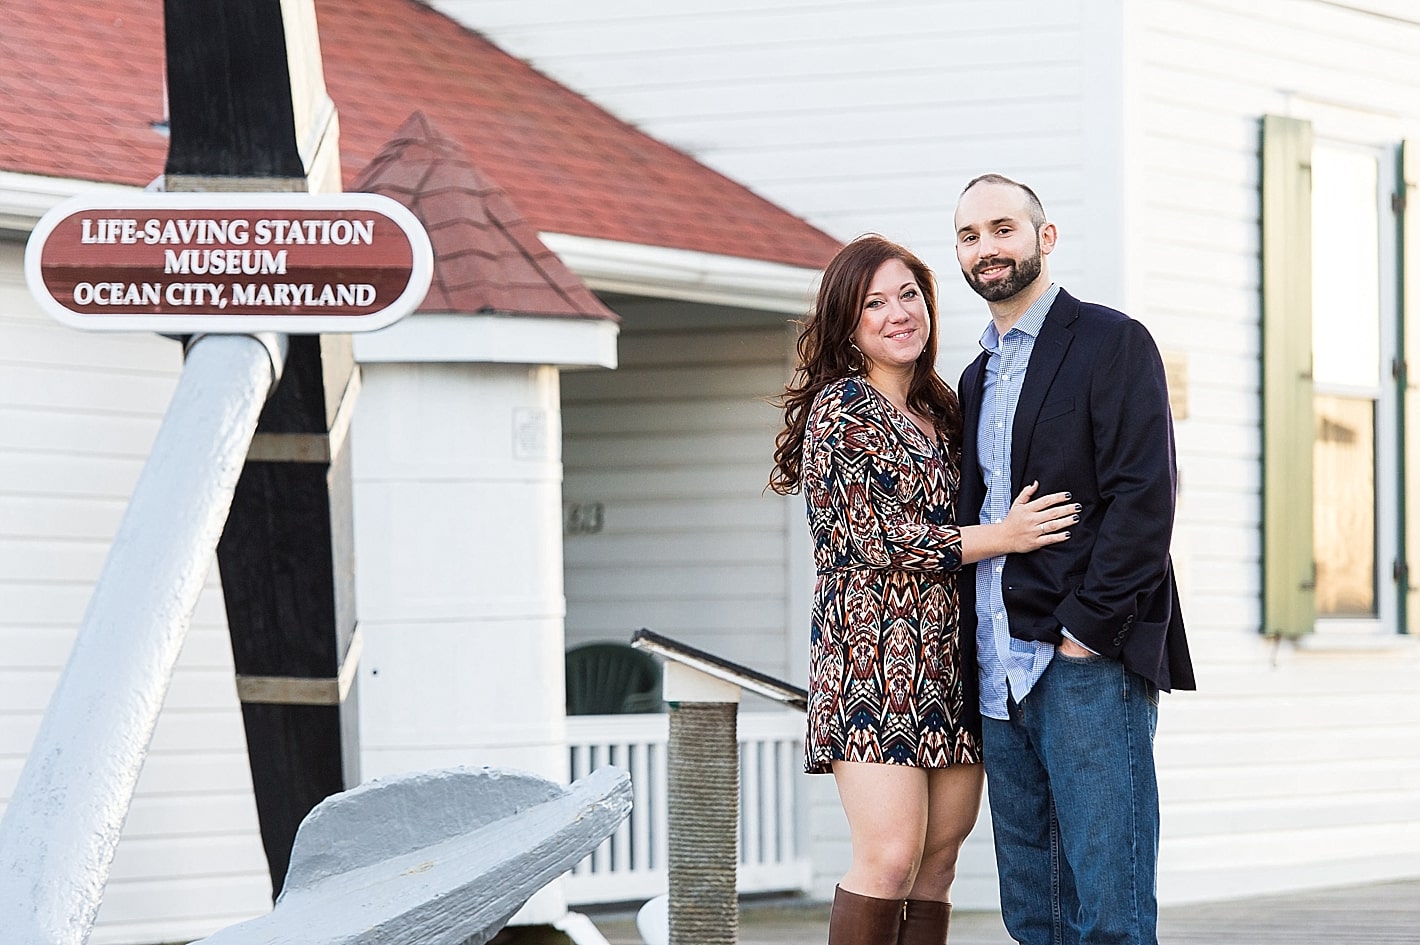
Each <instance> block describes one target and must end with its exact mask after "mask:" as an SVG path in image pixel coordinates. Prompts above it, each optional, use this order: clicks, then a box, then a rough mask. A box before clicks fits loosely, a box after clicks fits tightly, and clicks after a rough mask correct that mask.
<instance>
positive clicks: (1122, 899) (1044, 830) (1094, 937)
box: [982, 651, 1159, 945]
mask: <svg viewBox="0 0 1420 945" xmlns="http://www.w3.org/2000/svg"><path fill="white" fill-rule="evenodd" d="M1010 711H1011V718H1010V720H1009V721H1002V720H1000V719H989V718H988V719H983V720H982V725H983V736H984V749H985V757H986V786H987V793H988V796H989V798H990V803H991V820H992V824H993V828H994V830H995V837H996V866H997V869H998V871H999V873H1000V878H1001V916H1002V918H1003V919H1004V920H1005V923H1006V929H1007V930H1008V931H1009V932H1010V933H1011V937H1012V938H1014V939H1015V940H1016V941H1017V942H1019V943H1021V945H1158V937H1157V925H1158V902H1157V899H1156V897H1155V885H1154V884H1155V878H1156V874H1157V865H1158V851H1159V791H1158V782H1157V780H1156V779H1155V776H1154V729H1155V727H1156V725H1157V723H1158V713H1159V704H1158V690H1157V689H1156V688H1155V687H1154V686H1153V685H1152V684H1150V683H1149V682H1148V681H1146V680H1145V679H1143V678H1142V677H1140V676H1137V675H1135V674H1134V673H1131V672H1129V671H1128V670H1126V669H1125V668H1124V666H1123V664H1121V663H1119V662H1117V661H1116V660H1112V659H1109V658H1108V657H1104V656H1090V657H1069V656H1062V655H1060V653H1059V652H1058V651H1057V652H1056V653H1055V656H1054V657H1053V658H1052V660H1051V662H1050V665H1049V666H1047V667H1046V669H1045V674H1044V675H1043V676H1041V677H1040V681H1039V682H1037V683H1036V684H1035V687H1034V688H1032V689H1031V691H1030V693H1028V694H1027V695H1026V697H1025V698H1024V699H1022V700H1021V701H1020V702H1019V703H1017V702H1011V704H1010Z"/></svg>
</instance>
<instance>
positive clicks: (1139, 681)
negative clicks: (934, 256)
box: [956, 174, 1194, 945]
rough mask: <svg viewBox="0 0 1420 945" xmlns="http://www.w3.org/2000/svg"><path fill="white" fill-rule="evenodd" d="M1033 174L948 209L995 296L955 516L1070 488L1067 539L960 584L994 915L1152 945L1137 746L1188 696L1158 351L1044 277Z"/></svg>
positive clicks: (1028, 936) (1032, 939)
mask: <svg viewBox="0 0 1420 945" xmlns="http://www.w3.org/2000/svg"><path fill="white" fill-rule="evenodd" d="M1056 238H1057V234H1056V229H1055V225H1054V224H1053V223H1049V222H1047V221H1046V217H1045V211H1044V209H1043V208H1042V207H1041V204H1040V200H1039V199H1038V198H1037V197H1036V195H1035V194H1034V193H1033V192H1032V191H1031V190H1030V188H1028V187H1026V186H1024V185H1022V184H1019V183H1016V182H1015V181H1012V180H1010V179H1008V178H1005V177H1001V176H1000V175H995V174H989V175H986V176H983V177H978V178H976V179H975V180H973V181H972V182H971V183H969V184H967V186H966V189H965V190H963V191H962V195H961V198H960V200H959V201H958V203H957V210H956V250H957V260H958V262H959V263H960V264H961V269H962V274H963V275H964V276H965V277H966V281H967V283H968V284H969V285H971V287H972V288H973V289H974V290H975V291H976V292H977V293H978V294H979V295H980V296H981V297H982V298H984V299H986V302H987V305H988V307H989V308H990V310H991V324H990V325H988V326H987V328H986V331H985V332H984V333H983V334H982V336H981V346H982V348H983V349H985V350H984V351H983V352H982V354H981V355H980V356H979V357H978V358H977V359H976V360H975V361H974V362H972V364H971V365H970V366H968V367H967V369H966V371H965V372H964V373H963V374H962V378H961V385H960V388H959V390H960V395H961V401H962V412H963V417H964V431H963V437H962V441H963V442H962V484H961V491H960V493H959V496H958V501H959V502H960V505H959V508H960V510H961V512H960V514H961V520H962V521H963V522H968V521H974V520H975V518H974V517H975V516H976V515H977V514H978V513H979V514H980V521H981V522H983V523H988V522H997V521H1000V520H1001V519H1002V518H1003V517H1004V516H1005V514H1006V512H1007V510H1008V509H1009V508H1010V503H1011V497H1012V496H1013V495H1015V494H1016V492H1017V491H1019V489H1020V488H1021V487H1022V486H1024V485H1026V484H1029V483H1032V482H1038V483H1039V484H1040V492H1042V493H1048V492H1057V491H1069V492H1070V493H1072V495H1073V497H1074V499H1075V501H1076V502H1078V503H1079V505H1080V512H1079V514H1080V521H1079V522H1078V523H1077V524H1074V525H1072V526H1071V528H1070V533H1071V537H1070V539H1069V540H1068V541H1065V542H1061V543H1060V544H1057V545H1052V546H1049V547H1047V548H1044V549H1042V550H1040V551H1038V552H1035V553H1034V554H1030V555H1006V556H1002V557H997V558H992V559H989V560H986V561H982V562H980V563H979V564H978V565H977V572H976V575H975V580H974V581H973V580H971V579H969V578H967V577H966V576H965V575H964V576H963V580H962V583H961V589H962V608H961V609H962V641H963V644H964V645H970V644H971V643H972V641H974V642H975V647H976V660H977V666H978V682H979V684H980V693H979V698H980V703H981V712H982V716H983V718H982V728H983V732H982V735H983V746H984V752H985V761H986V778H987V789H988V798H989V802H990V805H991V817H992V821H993V823H994V828H995V839H996V862H997V867H998V869H999V872H1000V880H1001V910H1002V917H1003V918H1004V919H1005V922H1006V927H1007V929H1008V930H1009V931H1010V933H1011V935H1012V937H1013V938H1015V939H1016V941H1018V942H1020V943H1022V945H1103V943H1110V945H1125V943H1127V945H1157V935H1156V925H1157V918H1158V906H1157V901H1156V897H1155V878H1156V874H1157V860H1158V842H1159V802H1158V787H1157V782H1156V779H1155V774H1154V754H1153V738H1154V727H1155V724H1156V721H1157V717H1158V691H1159V690H1160V689H1163V690H1169V689H1175V688H1176V689H1192V688H1194V680H1193V667H1192V664H1191V662H1190V659H1189V654H1188V644H1187V642H1186V641H1185V639H1184V630H1183V619H1182V616H1181V615H1180V613H1179V606H1178V592H1177V590H1176V588H1175V584H1174V577H1173V566H1172V564H1171V563H1170V560H1169V540H1170V536H1171V533H1172V530H1173V517H1174V498H1175V466H1174V448H1173V427H1172V421H1171V419H1170V416H1169V404H1168V390H1167V387H1166V385H1165V381H1164V369H1163V364H1162V361H1161V360H1160V358H1159V353H1158V349H1157V348H1156V347H1155V345H1154V341H1153V339H1152V338H1151V337H1150V336H1149V333H1148V331H1147V330H1145V328H1144V327H1143V326H1142V325H1141V324H1139V323H1138V322H1136V321H1134V320H1133V319H1130V318H1129V317H1128V316H1126V315H1123V314H1121V313H1119V312H1116V311H1113V310H1111V309H1108V308H1105V307H1104V306H1101V305H1094V304H1090V303H1088V302H1081V301H1079V300H1077V299H1075V298H1072V297H1071V296H1070V295H1069V293H1067V292H1065V291H1064V290H1063V289H1061V288H1060V287H1059V286H1057V285H1055V284H1053V283H1052V282H1051V280H1050V273H1049V268H1048V266H1047V260H1046V257H1048V256H1049V255H1050V253H1051V251H1052V250H1054V248H1055V242H1056Z"/></svg>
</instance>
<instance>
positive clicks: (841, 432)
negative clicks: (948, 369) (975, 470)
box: [805, 391, 1077, 571]
mask: <svg viewBox="0 0 1420 945" xmlns="http://www.w3.org/2000/svg"><path fill="white" fill-rule="evenodd" d="M827 394H828V395H827V396H826V397H825V398H824V399H823V400H822V401H821V402H820V403H819V404H817V405H816V409H815V416H813V417H811V418H810V427H811V430H812V435H811V438H810V442H811V444H812V446H811V449H812V451H813V455H812V456H811V457H810V458H809V461H808V462H806V463H805V468H806V472H807V474H808V476H812V477H813V478H814V479H815V481H814V482H813V483H811V484H810V485H809V487H808V488H806V490H805V491H806V494H807V497H808V500H809V502H810V504H811V511H812V512H813V513H814V514H815V515H818V516H821V515H825V514H828V515H834V516H836V517H837V519H838V521H837V522H836V523H835V525H834V527H835V528H839V529H842V530H843V532H844V533H845V535H846V537H847V539H848V541H849V543H850V544H851V545H852V547H853V549H854V550H855V551H856V552H857V556H858V557H859V559H860V560H862V561H863V562H864V563H867V564H870V565H873V566H875V567H881V568H894V569H899V570H925V571H938V570H948V571H954V570H956V569H958V568H960V567H961V566H962V565H963V564H969V563H971V562H974V561H980V560H982V559H983V558H990V557H994V556H996V555H998V554H1006V553H1010V552H1022V551H1034V550H1035V549H1037V548H1041V547H1044V546H1045V545H1048V544H1054V543H1056V542H1059V541H1064V540H1065V539H1066V538H1068V537H1069V535H1068V534H1067V533H1063V532H1062V530H1063V529H1064V528H1065V527H1066V526H1068V525H1069V524H1070V523H1071V522H1073V521H1076V520H1077V516H1076V514H1075V513H1076V510H1077V506H1075V505H1074V504H1073V503H1069V502H1067V501H1066V500H1067V496H1066V495H1065V494H1064V493H1054V494H1052V495H1049V496H1045V497H1043V498H1040V499H1035V500H1031V499H1030V495H1031V494H1033V493H1034V492H1035V489H1036V486H1035V485H1032V486H1030V487H1028V488H1027V489H1026V490H1023V491H1022V493H1021V496H1020V497H1019V498H1018V499H1017V500H1016V502H1015V503H1013V504H1012V507H1011V510H1010V512H1009V514H1008V515H1007V517H1006V518H1005V520H1003V521H1002V522H1000V523H996V524H991V525H968V526H966V527H965V528H961V527H958V526H957V524H956V523H955V522H953V521H951V520H950V519H949V517H948V516H947V515H946V514H945V513H944V514H943V515H942V516H941V517H942V521H941V522H939V523H938V522H930V521H925V520H923V519H922V518H921V517H920V515H914V514H911V513H909V512H908V510H906V509H905V508H904V507H903V504H902V501H901V499H900V498H899V495H898V486H899V477H901V476H902V475H904V474H905V473H904V472H903V469H902V466H903V464H902V463H901V462H900V461H897V462H895V461H894V458H893V455H894V451H897V450H901V446H900V444H899V442H898V440H897V438H896V436H895V435H894V434H893V433H892V431H891V430H889V429H885V428H884V425H883V423H882V420H881V418H880V417H878V416H876V415H873V413H871V411H872V410H873V408H872V407H871V406H868V402H867V401H866V398H864V399H863V400H855V399H854V398H853V397H852V396H851V393H849V394H845V395H840V394H839V392H837V391H830V392H827ZM860 406H861V409H857V408H859V407H860ZM808 476H806V478H808Z"/></svg>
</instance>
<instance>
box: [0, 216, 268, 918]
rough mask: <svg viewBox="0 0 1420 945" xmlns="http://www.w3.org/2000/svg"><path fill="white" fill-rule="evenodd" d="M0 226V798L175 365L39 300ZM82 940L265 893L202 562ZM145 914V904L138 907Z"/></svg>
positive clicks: (217, 604)
mask: <svg viewBox="0 0 1420 945" xmlns="http://www.w3.org/2000/svg"><path fill="white" fill-rule="evenodd" d="M21 255H22V246H21V244H19V243H17V242H5V241H0V652H3V653H4V659H3V661H0V799H3V800H5V801H8V799H9V797H10V793H11V792H12V790H13V789H14V785H15V782H16V780H17V779H18V777H19V774H20V769H21V767H22V766H23V764H24V758H25V754H26V752H27V751H28V750H29V746H30V744H31V742H32V741H33V739H34V736H35V733H36V732H37V731H38V728H39V724H40V720H41V718H42V717H43V713H44V710H45V707H46V705H47V704H48V702H49V697H50V693H51V691H52V690H53V687H54V684H55V682H56V680H57V679H58V675H59V672H60V670H61V668H62V667H63V665H64V662H65V660H66V659H67V658H68V655H69V648H70V645H71V644H72V642H73V639H74V634H75V631H76V630H77V628H78V625H79V622H80V620H81V619H82V617H83V614H84V610H85V608H86V607H87V605H88V601H89V596H90V593H91V591H92V588H93V584H94V581H95V579H96V578H97V577H98V574H99V571H100V569H101V568H102V566H103V563H104V561H105V559H106V557H107V555H108V549H109V543H110V542H111V541H112V538H113V533H114V531H115V530H116V528H117V527H118V522H119V519H120V518H121V516H122V514H123V510H124V508H125V507H126V505H127V502H128V496H129V493H130V492H131V491H132V488H133V484H134V482H135V480H136V479H137V476H138V473H139V471H140V470H141V468H142V466H143V462H144V460H145V458H146V456H147V452H148V448H149V446H150V444H151V443H152V440H153V437H154V435H155V433H156V432H157V428H158V423H159V421H160V420H161V418H162V415H163V412H164V411H165V410H166V408H167V404H168V399H169V397H170V396H171V392H172V389H173V385H174V383H175V380H176V377H177V373H178V371H179V369H180V367H181V355H180V350H179V348H178V346H177V344H176V343H174V342H172V341H168V340H165V339H161V338H158V337H156V336H154V335H151V334H121V335H99V334H86V333H83V332H78V331H74V330H72V329H68V328H64V327H62V326H60V325H58V324H57V323H55V322H53V321H52V320H50V319H49V318H47V317H45V316H44V315H42V314H40V313H39V311H38V308H37V306H36V305H35V304H34V302H33V301H32V300H31V298H30V296H29V293H28V291H27V290H26V288H25V285H24V280H23V277H22V275H21ZM111 876H112V878H111V881H110V883H109V886H108V890H107V892H106V894H105V897H104V902H103V905H102V907H101V908H100V910H99V915H98V924H97V926H96V927H95V930H94V933H93V936H92V938H91V941H93V942H94V943H95V945H105V943H119V942H122V943H133V942H153V941H177V940H187V939H191V938H195V937H198V936H200V935H205V934H207V933H209V932H211V931H212V930H214V929H216V928H220V927H222V926H225V925H230V924H232V923H234V922H237V921H240V920H242V919H245V918H250V917H251V916H253V915H258V914H260V913H261V912H264V911H265V910H267V909H269V908H270V895H271V885H270V880H269V879H268V877H267V872H266V861H265V857H264V855H263V854H262V850H261V842H260V838H259V836H258V834H257V819H256V808H255V804H254V801H253V799H252V793H251V774H250V770H249V768H248V767H247V758H246V738H245V735H244V733H243V731H242V723H241V716H240V712H239V709H238V707H237V700H236V687H235V684H234V682H233V675H232V655H231V645H230V643H229V641H228V638H227V629H226V616H225V613H224V611H223V607H222V600H221V593H220V591H219V590H218V588H217V583H216V569H215V568H213V575H212V578H211V582H210V587H209V588H208V590H207V592H205V593H204V595H203V597H202V599H201V600H200V602H199V604H198V607H197V611H196V614H195V616H194V620H193V625H192V630H191V632H190V634H189V636H188V639H187V642H186V645H185V646H184V648H183V652H182V656H181V658H180V660H179V663H178V668H177V674H176V676H175V678H174V680H173V684H172V688H171V690H170V692H169V694H168V698H167V702H166V704H165V707H164V709H163V713H162V716H161V717H160V719H159V722H158V726H157V730H156V731H155V733H154V735H153V742H152V750H151V752H150V754H149V756H148V760H147V763H146V764H145V766H144V768H143V772H142V775H141V776H140V778H139V781H138V786H137V792H136V796H135V800H134V804H133V808H132V810H131V811H130V814H129V817H128V820H127V822H126V823H125V825H124V830H123V835H122V839H121V840H120V842H119V845H118V850H117V853H116V854H115V857H114V862H113V871H112V874H111ZM155 917H156V918H155Z"/></svg>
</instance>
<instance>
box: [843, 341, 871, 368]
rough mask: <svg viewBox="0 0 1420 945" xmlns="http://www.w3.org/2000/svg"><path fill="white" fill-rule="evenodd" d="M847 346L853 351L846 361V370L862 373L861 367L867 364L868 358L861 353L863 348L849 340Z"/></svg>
mask: <svg viewBox="0 0 1420 945" xmlns="http://www.w3.org/2000/svg"><path fill="white" fill-rule="evenodd" d="M848 347H849V349H851V350H852V352H853V357H852V358H850V359H849V362H848V370H850V371H852V372H853V373H854V374H862V373H863V369H864V368H866V367H867V366H868V359H867V357H866V356H865V355H864V354H863V349H862V348H859V347H858V346H857V345H856V344H854V343H853V342H851V341H850V342H848Z"/></svg>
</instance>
